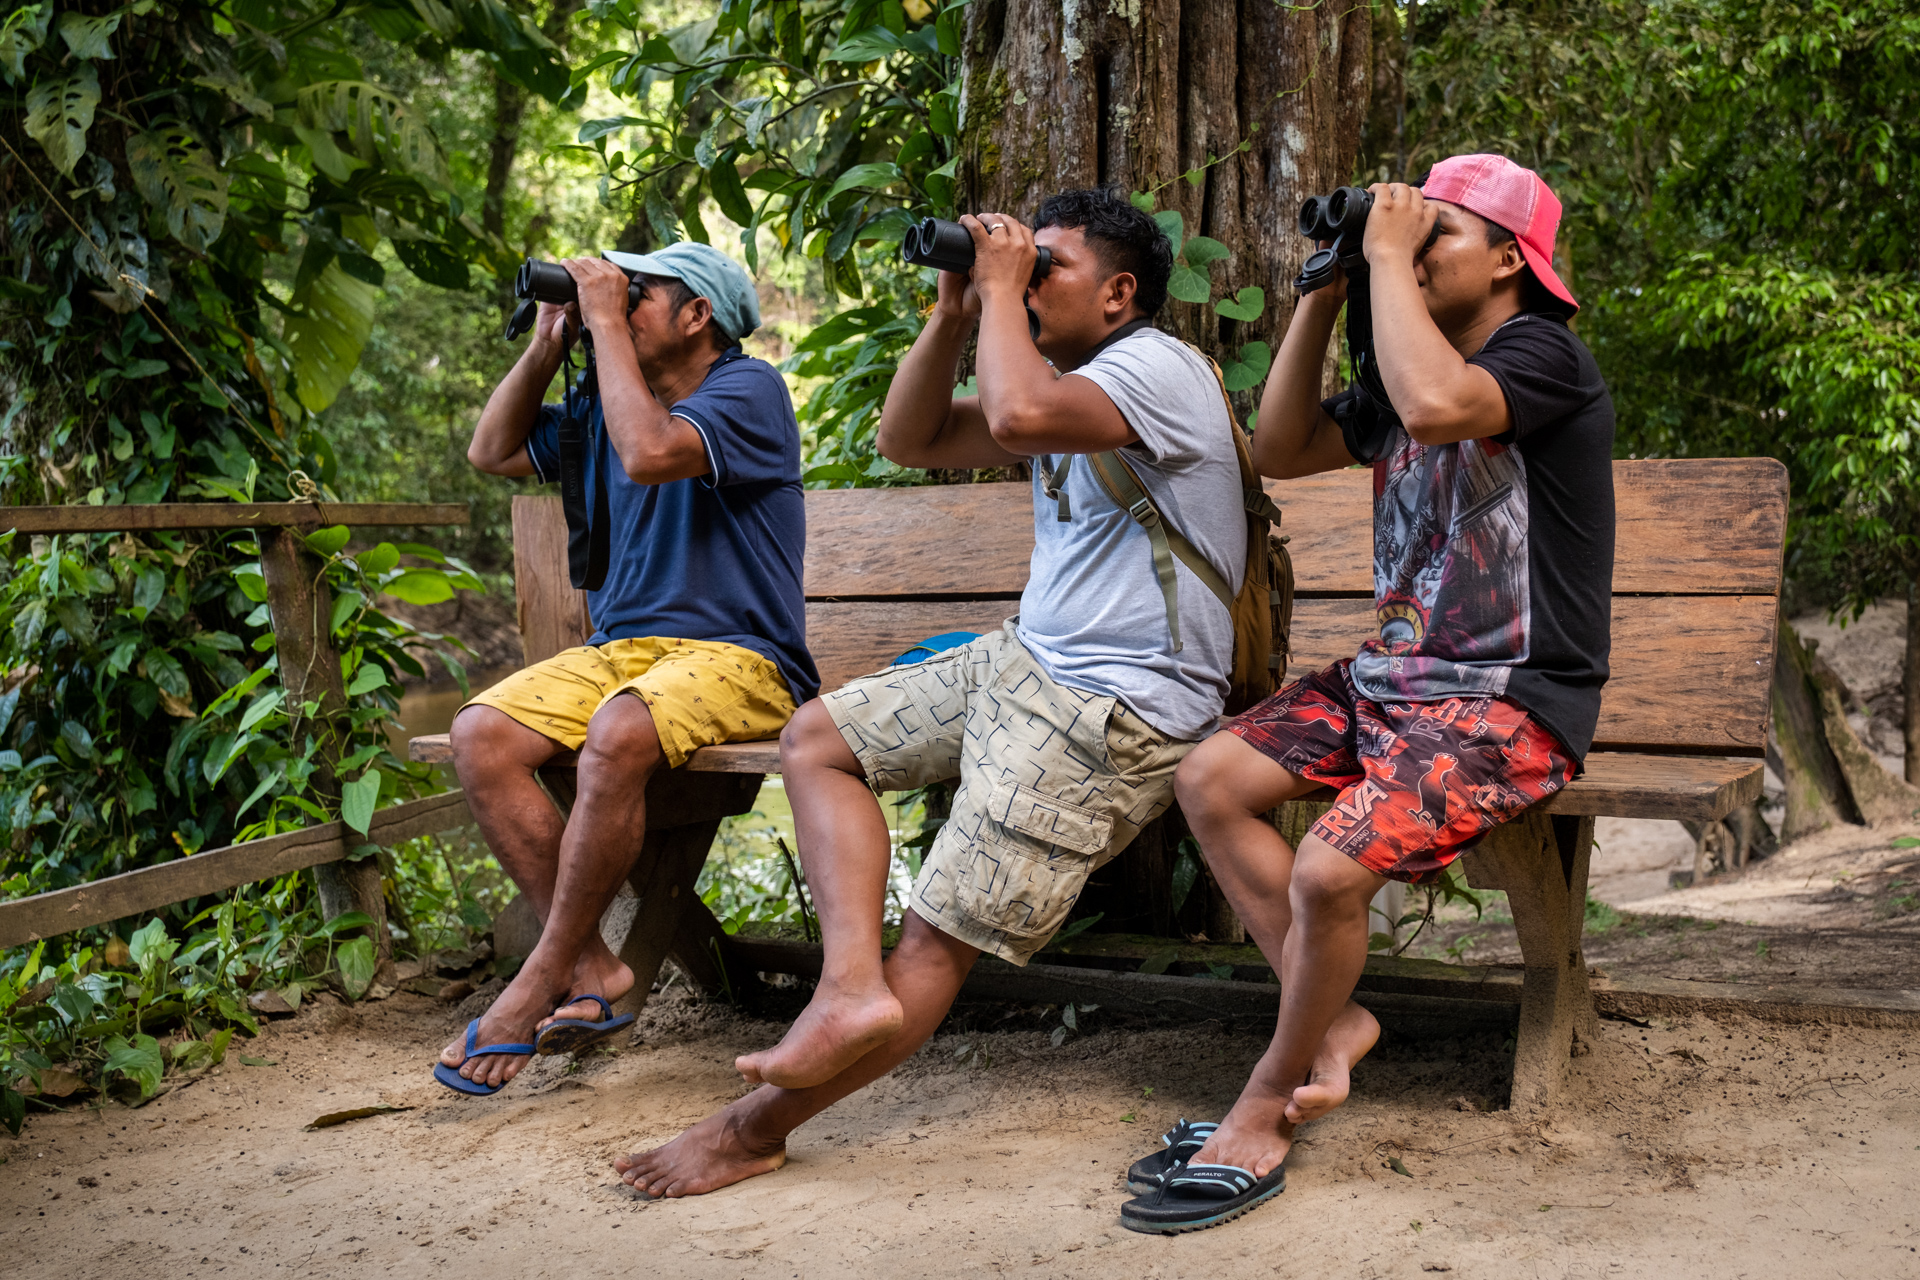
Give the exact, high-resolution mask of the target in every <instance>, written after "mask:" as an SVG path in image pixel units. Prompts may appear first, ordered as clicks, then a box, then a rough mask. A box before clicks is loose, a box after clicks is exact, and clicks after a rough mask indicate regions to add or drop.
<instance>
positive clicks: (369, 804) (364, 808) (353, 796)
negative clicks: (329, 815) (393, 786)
mask: <svg viewBox="0 0 1920 1280" xmlns="http://www.w3.org/2000/svg"><path fill="white" fill-rule="evenodd" d="M379 800H380V771H379V770H378V769H369V770H367V771H366V772H365V773H363V774H361V775H360V776H359V777H358V778H355V779H354V780H353V781H352V782H349V783H347V784H346V785H345V786H343V787H341V788H340V821H342V822H344V823H346V824H347V825H348V826H349V827H352V828H353V829H354V830H355V831H358V832H359V833H360V834H361V835H365V834H367V825H368V824H369V823H371V822H372V821H373V806H374V805H375V804H377V803H378V802H379Z"/></svg>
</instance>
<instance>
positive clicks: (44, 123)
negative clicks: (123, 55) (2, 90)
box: [26, 62, 100, 176]
mask: <svg viewBox="0 0 1920 1280" xmlns="http://www.w3.org/2000/svg"><path fill="white" fill-rule="evenodd" d="M99 105H100V78H99V77H98V76H97V75H95V74H94V71H93V64H92V63H90V62H83V63H81V64H80V66H79V69H78V70H76V71H75V72H74V73H73V74H72V75H70V76H60V77H56V78H50V79H47V80H42V81H41V82H40V83H38V84H36V85H34V86H33V87H32V88H31V89H29V90H28V91H27V122H26V129H27V136H28V137H30V138H32V139H33V140H34V141H35V142H38V143H39V144H40V145H41V146H42V147H43V148H45V149H46V153H47V158H48V159H49V160H51V161H53V166H54V168H56V169H58V170H59V171H60V172H61V173H63V174H66V175H68V176H72V174H73V166H74V165H76V164H79V163H80V157H81V156H83V155H85V154H86V153H87V130H88V129H90V128H92V127H93V109H94V108H95V107H97V106H99Z"/></svg>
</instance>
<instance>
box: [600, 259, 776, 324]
mask: <svg viewBox="0 0 1920 1280" xmlns="http://www.w3.org/2000/svg"><path fill="white" fill-rule="evenodd" d="M600 256H601V257H603V258H605V259H606V260H607V261H608V262H611V263H612V264H613V265H614V266H616V267H622V268H624V269H626V270H628V271H637V272H639V273H640V274H642V275H649V276H671V277H673V278H674V279H675V280H684V281H686V283H687V287H688V288H690V289H692V290H693V293H694V296H695V297H697V298H705V299H706V300H707V301H708V302H710V303H712V304H713V322H714V323H715V324H716V325H718V326H719V327H720V331H721V332H722V333H724V334H726V335H727V336H728V337H729V338H731V339H733V340H734V341H735V342H738V341H740V340H741V339H742V338H744V337H746V336H747V335H748V334H750V333H752V332H753V331H754V330H755V329H758V328H759V327H760V295H759V294H758V293H756V292H755V291H754V288H753V278H752V277H751V276H749V275H748V274H747V272H746V268H744V267H742V266H741V265H740V264H739V263H737V262H735V261H734V260H733V259H732V258H729V257H728V256H727V255H726V254H724V253H722V252H720V251H719V250H718V249H716V248H714V247H713V246H712V245H710V244H701V243H699V242H698V241H696V240H682V241H681V242H680V243H679V244H670V245H668V246H667V247H666V248H664V249H661V250H658V251H657V252H654V253H621V252H620V251H618V250H617V249H609V250H607V251H606V252H604V253H602V254H601V255H600Z"/></svg>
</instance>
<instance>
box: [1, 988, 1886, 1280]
mask: <svg viewBox="0 0 1920 1280" xmlns="http://www.w3.org/2000/svg"><path fill="white" fill-rule="evenodd" d="M330 1001H331V998H330V997H323V998H322V1000H321V1001H320V1002H319V1003H318V1004H317V1005H316V1004H313V1003H311V1002H310V1003H309V1005H308V1007H306V1008H304V1009H303V1010H302V1012H301V1014H300V1015H299V1016H298V1017H297V1018H295V1019H292V1020H289V1021H283V1022H279V1023H276V1024H274V1025H273V1026H272V1027H271V1029H270V1030H269V1031H268V1033H267V1034H266V1035H265V1036H263V1037H262V1038H261V1039H259V1040H256V1041H253V1042H250V1043H248V1044H247V1045H245V1049H246V1051H247V1052H248V1053H249V1054H250V1055H252V1056H255V1057H258V1058H262V1059H264V1060H266V1061H269V1062H271V1063H272V1065H269V1066H247V1065H243V1064H241V1063H239V1062H238V1061H237V1056H235V1057H229V1059H228V1063H227V1065H225V1066H223V1067H221V1068H217V1069H215V1070H214V1071H212V1072H210V1073H209V1074H207V1075H205V1076H203V1077H202V1078H200V1079H199V1080H197V1081H195V1082H194V1083H192V1084H190V1085H188V1086H186V1087H184V1088H179V1089H176V1090H175V1091H174V1092H172V1093H169V1094H166V1095H164V1096H162V1097H161V1098H159V1099H158V1100H156V1101H154V1102H152V1103H150V1104H149V1105H147V1106H145V1107H143V1108H140V1109H137V1110H130V1109H126V1108H123V1107H120V1106H117V1105H112V1104H109V1105H106V1106H104V1107H94V1108H90V1109H77V1110H74V1111H70V1112H66V1113H62V1114H57V1115H45V1114H36V1115H34V1116H33V1117H32V1118H31V1119H30V1121H29V1125H28V1128H27V1130H26V1132H25V1134H24V1136H22V1137H21V1138H19V1139H9V1138H6V1137H4V1136H0V1159H4V1160H5V1163H4V1165H0V1224H3V1225H0V1230H4V1233H5V1252H4V1255H0V1256H4V1258H5V1263H4V1269H5V1272H6V1274H7V1275H8V1276H10V1277H17V1278H18V1280H29V1278H34V1280H37V1278H40V1277H49V1278H52V1277H63V1278H64V1277H87V1278H89V1280H91V1278H95V1277H101V1276H108V1275H122V1274H132V1273H135V1272H138V1273H145V1274H159V1275H165V1276H168V1277H169V1278H178V1277H189V1276H213V1275H228V1276H300V1277H363V1276H368V1275H425V1274H429V1273H432V1274H436V1275H439V1274H461V1275H471V1276H507V1275H512V1276H561V1275H578V1274H587V1273H590V1274H594V1275H608V1276H622V1275H649V1276H693V1277H707V1276H712V1277H776V1276H777V1277H813V1276H826V1275H846V1274H862V1275H868V1274H873V1275H878V1274H898V1275H905V1276H916V1275H925V1276H1002V1275H1021V1276H1035V1277H1046V1276H1102V1277H1110V1276H1128V1277H1135V1276H1145V1277H1162V1276H1166V1277H1171V1276H1206V1275H1285V1276H1315V1277H1317V1276H1335V1275H1338V1276H1355V1277H1388V1276H1394V1277H1421V1276H1425V1275H1430V1274H1434V1273H1446V1272H1449V1271H1451V1272H1453V1273H1456V1274H1459V1275H1465V1276H1475V1277H1478V1276H1489V1277H1506V1276H1515V1277H1521V1276H1524V1277H1607V1276H1643V1275H1656V1276H1690V1277H1692V1276H1714V1277H1739V1276H1752V1277H1766V1276H1780V1275H1786V1274H1792V1275H1795V1276H1801V1277H1824V1276H1848V1277H1852V1276H1859V1277H1903V1276H1920V1253H1917V1252H1916V1249H1920V1154H1916V1153H1920V1047H1915V1046H1914V1045H1913V1043H1912V1040H1913V1036H1912V1032H1911V1031H1901V1030H1874V1029H1859V1028H1820V1027H1806V1026H1796V1027H1786V1026H1779V1025H1773V1024H1767V1023H1760V1022H1753V1021H1748V1020H1745V1019H1744V1018H1742V1019H1735V1020H1730V1021H1710V1020H1707V1019H1704V1018H1701V1019H1694V1020H1686V1021H1681V1022H1678V1023H1672V1024H1669V1023H1667V1022H1664V1021H1659V1020H1656V1021H1655V1023H1654V1025H1652V1026H1648V1027H1640V1026H1637V1025H1632V1024H1629V1023H1622V1022H1606V1023H1604V1024H1603V1034H1602V1036H1601V1039H1600V1042H1599V1043H1598V1044H1597V1045H1596V1046H1595V1047H1594V1049H1593V1051H1592V1052H1591V1053H1589V1054H1587V1055H1585V1056H1583V1057H1581V1058H1578V1059H1576V1060H1575V1062H1574V1064H1573V1065H1574V1079H1573V1087H1572V1089H1571V1091H1570V1096H1571V1097H1572V1098H1573V1099H1574V1101H1572V1102H1570V1103H1569V1104H1568V1105H1567V1106H1566V1107H1565V1108H1564V1109H1562V1110H1558V1111H1556V1112H1553V1113H1551V1114H1550V1115H1549V1116H1547V1117H1545V1118H1535V1119H1530V1118H1528V1117H1525V1116H1522V1115H1519V1114H1516V1113H1513V1112H1508V1111H1500V1110H1492V1111H1488V1110H1487V1108H1489V1107H1491V1106H1493V1105H1494V1104H1496V1103H1497V1102H1498V1100H1499V1095H1500V1094H1502V1093H1504V1090H1505V1087H1506V1084H1505V1073H1506V1071H1507V1062H1508V1050H1507V1049H1506V1046H1505V1044H1504V1043H1503V1041H1504V1037H1503V1036H1500V1035H1486V1036H1481V1037H1477V1038H1467V1039H1461V1040H1456V1041H1449V1042H1443V1043H1434V1042H1414V1041H1401V1042H1395V1041H1393V1040H1392V1039H1391V1038H1390V1039H1389V1040H1388V1041H1387V1042H1385V1043H1383V1045H1382V1046H1381V1048H1380V1049H1379V1050H1377V1051H1376V1053H1375V1055H1374V1057H1373V1058H1371V1059H1369V1060H1368V1061H1367V1062H1366V1063H1365V1064H1363V1066H1362V1067H1361V1069H1360V1071H1359V1073H1358V1074H1357V1076H1356V1088H1355V1094H1354V1097H1353V1098H1352V1100H1351V1101H1350V1102H1349V1104H1348V1105H1347V1106H1346V1107H1345V1108H1344V1109H1342V1110H1341V1111H1339V1112H1336V1113H1335V1114H1334V1116H1332V1117H1330V1118H1329V1119H1327V1120H1325V1121H1322V1122H1321V1123H1319V1124H1317V1125H1314V1126H1311V1127H1310V1128H1309V1129H1307V1130H1306V1131H1305V1132H1304V1138H1305V1140H1304V1141H1303V1142H1302V1143H1301V1144H1300V1146H1299V1147H1297V1148H1296V1152H1295V1155H1294V1157H1293V1161H1292V1164H1291V1166H1290V1167H1291V1170H1292V1176H1291V1184H1290V1186H1289V1188H1288V1190H1287V1192H1286V1193H1285V1194H1284V1195H1282V1196H1281V1197H1279V1198H1278V1199H1277V1200H1275V1201H1274V1202H1272V1203H1270V1204H1268V1205H1266V1206H1264V1207H1262V1208H1260V1209H1258V1210H1256V1211H1255V1212H1254V1213H1252V1214H1250V1215H1248V1216H1247V1217H1245V1218H1242V1219H1241V1220H1239V1221H1237V1222H1234V1223H1230V1224H1227V1225H1226V1226H1223V1227H1220V1228H1216V1229H1214V1230H1211V1231H1207V1232H1202V1233H1196V1234H1193V1235H1188V1236H1182V1237H1177V1238H1158V1237H1146V1236H1140V1235H1135V1234H1133V1233H1131V1232H1128V1231H1126V1230H1124V1229H1122V1228H1121V1227H1120V1225H1119V1223H1118V1220H1117V1214H1118V1210H1119V1206H1120V1203H1121V1201H1122V1200H1123V1199H1124V1198H1125V1192H1124V1191H1123V1189H1122V1185H1121V1184H1122V1181H1123V1178H1124V1172H1125V1169H1126V1166H1127V1164H1128V1162H1129V1161H1131V1160H1132V1159H1134V1158H1136V1157H1138V1156H1139V1155H1142V1154H1144V1153H1145V1152H1146V1151H1147V1150H1149V1149H1150V1148H1151V1147H1152V1146H1154V1145H1155V1144H1156V1135H1157V1134H1158V1133H1159V1132H1161V1131H1162V1130H1163V1129H1164V1128H1165V1127H1166V1126H1167V1125H1168V1124H1170V1123H1171V1122H1172V1121H1173V1120H1174V1119H1175V1118H1176V1117H1178V1116H1181V1115H1187V1116H1194V1117H1201V1116H1215V1115H1218V1114H1219V1113H1220V1112H1221V1110H1222V1109H1223V1107H1224V1106H1225V1105H1226V1104H1227V1103H1228V1102H1229V1101H1230V1099H1231V1098H1232V1096H1233V1094H1234V1093H1235V1092H1236V1091H1237V1089H1238V1087H1239V1085H1240V1083H1241V1080H1242V1078H1243V1076H1244V1073H1245V1071H1246V1070H1247V1068H1248V1067H1249V1065H1250V1064H1251V1063H1252V1061H1253V1059H1254V1058H1255V1056H1256V1055H1257V1054H1258V1052H1259V1050H1260V1048H1261V1045H1262V1040H1263V1029H1262V1028H1258V1027H1253V1026H1240V1027H1222V1026H1219V1025H1207V1026H1199V1027H1176V1028H1167V1027H1160V1028H1143V1027H1127V1026H1121V1025H1116V1024H1108V1023H1105V1022H1103V1020H1102V1017H1101V1015H1099V1014H1098V1013H1093V1014H1089V1015H1087V1016H1086V1017H1085V1018H1084V1019H1083V1022H1082V1026H1083V1028H1085V1034H1083V1035H1081V1036H1079V1037H1077V1038H1073V1039H1069V1040H1068V1041H1067V1042H1066V1043H1065V1044H1064V1045H1063V1046H1061V1047H1060V1048H1058V1049H1055V1048H1053V1047H1052V1046H1051V1045H1050V1043H1049V1038H1048V1032H1049V1030H1050V1028H1051V1027H1052V1026H1054V1025H1057V1024H1058V1014H1057V1013H1050V1012H1047V1011H1043V1010H1035V1009H1008V1008H1005V1007H1000V1006H975V1007H963V1008H962V1009H960V1010H959V1011H957V1012H956V1014H955V1015H954V1017H953V1019H951V1020H950V1022H949V1024H948V1027H947V1028H945V1029H943V1031H942V1033H941V1035H940V1036H938V1037H936V1039H935V1040H934V1041H933V1043H932V1044H930V1045H929V1047H928V1048H927V1049H926V1050H924V1051H923V1052H922V1053H921V1054H920V1055H919V1056H918V1057H916V1058H915V1059H913V1060H912V1061H911V1062H909V1063H908V1064H907V1066H906V1067H905V1068H904V1069H903V1070H902V1071H901V1072H899V1073H898V1074H897V1075H896V1076H894V1077H893V1078H891V1079H888V1080H886V1081H883V1082H881V1083H880V1084H879V1085H877V1086H876V1087H874V1088H872V1089H869V1090H867V1091H866V1092H864V1093H862V1094H859V1095H856V1096H855V1097H853V1098H851V1099H849V1100H847V1101H846V1102H844V1103H842V1104H840V1105H839V1106H838V1107H835V1108H833V1109H832V1110H830V1111H828V1112H827V1113H826V1114H824V1115H823V1116H821V1117H820V1118H818V1119H817V1120H815V1121H813V1122H812V1123H811V1124H809V1125H807V1126H805V1127H803V1128H802V1129H801V1130H800V1131H799V1132H798V1133H797V1134H796V1136H795V1140H794V1142H793V1144H792V1159H791V1161H790V1163H789V1164H788V1165H787V1167H786V1168H784V1169H782V1170H780V1171H779V1172H777V1173H774V1174H772V1175H770V1176H767V1177H761V1178H756V1179H753V1180H751V1181H749V1182H746V1183H743V1184H741V1185H739V1186H736V1187H733V1188H729V1189H727V1190H724V1191H721V1192H718V1193H715V1194H713V1195H710V1196H706V1197H703V1198H698V1199H688V1200H679V1201H664V1202H659V1203H644V1202H636V1201H635V1200H633V1199H632V1198H630V1194H629V1193H628V1192H627V1191H626V1190H625V1189H624V1188H623V1187H622V1186H621V1185H620V1184H619V1183H618V1182H617V1181H616V1179H615V1178H614V1177H613V1176H612V1174H611V1172H610V1171H609V1168H608V1161H609V1160H610V1159H611V1158H612V1157H613V1156H614V1155H615V1154H617V1153H619V1152H621V1151H625V1150H628V1149H631V1148H635V1147H641V1146H647V1145H651V1144H655V1143H658V1142H659V1141H661V1140H664V1139H666V1138H668V1137H670V1136H671V1135H672V1134H674V1133H675V1132H677V1131H678V1130H679V1129H680V1128H681V1127H682V1126H684V1125H685V1124H687V1123H689V1122H690V1121H693V1120H695V1119H697V1118H699V1117H700V1116H702V1115H704V1114H706V1113H707V1112H708V1111H710V1110H711V1109H712V1108H714V1107H716V1106H718V1105H720V1104H722V1103H724V1102H725V1101H727V1100H728V1099H730V1098H733V1097H735V1096H737V1095H738V1094H739V1093H740V1092H741V1086H740V1084H739V1081H738V1078H737V1077H736V1076H735V1075H734V1073H733V1070H732V1067H731V1061H732V1058H733V1056H734V1054H735V1053H737V1052H739V1051H741V1050H743V1049H747V1048H751V1047H756V1046H760V1045H763V1044H765V1043H767V1042H768V1041H769V1040H770V1039H771V1038H772V1037H773V1036H775V1035H776V1034H777V1033H778V1030H779V1025H778V1024H777V1023H775V1022H772V1021H766V1020H757V1019H752V1018H748V1017H745V1016H742V1015H738V1014H735V1013H733V1012H732V1011H730V1010H728V1009H726V1008H725V1007H724V1006H715V1005H707V1004H700V1003H695V1002H693V1001H691V1000H689V999H687V998H685V997H684V996H680V995H678V994H677V993H674V992H670V993H668V994H667V995H665V996H663V997H659V998H657V999H656V1000H655V1002H654V1003H653V1005H651V1006H650V1007H649V1009H648V1011H647V1013H646V1014H645V1015H643V1018H642V1020H641V1023H640V1024H639V1028H638V1033H637V1035H636V1036H635V1037H634V1042H633V1043H632V1044H630V1045H625V1046H623V1047H622V1048H621V1049H620V1050H619V1051H618V1052H617V1053H614V1052H606V1051H602V1052H600V1053H598V1054H596V1055H595V1056H593V1057H591V1058H590V1059H589V1060H587V1061H585V1062H581V1063H579V1064H573V1063H572V1062H571V1061H570V1060H568V1059H564V1058H559V1059H547V1060H543V1061H542V1062H541V1063H540V1064H539V1065H538V1066H537V1067H536V1068H535V1069H533V1070H531V1071H529V1072H527V1073H525V1074H523V1075H522V1076H521V1077H520V1078H519V1079H518V1080H516V1081H515V1082H514V1083H513V1084H512V1085H511V1086H509V1088H508V1089H507V1090H506V1091H505V1092H504V1093H503V1094H502V1095H501V1096H499V1097H497V1098H494V1099H487V1100H468V1099H464V1098H454V1097H452V1096H451V1095H449V1094H447V1093H446V1092H444V1091H443V1090H442V1089H440V1088H439V1087H438V1086H437V1085H435V1084H433V1083H432V1081H431V1079H430V1077H429V1074H428V1069H429V1064H430V1061H431V1058H432V1054H433V1052H434V1050H435V1049H436V1048H437V1047H438V1046H439V1044H440V1043H441V1042H442V1041H443V1040H445V1039H446V1038H447V1037H448V1036H450V1035H451V1034H452V1033H453V1032H454V1031H455V1030H456V1028H457V1025H458V1022H459V1014H458V1013H456V1012H450V1011H449V1010H448V1009H447V1007H446V1006H444V1005H440V1004H437V1003H435V1002H433V1001H432V1000H429V999H427V998H425V997H420V996H414V995H410V994H404V993H403V994H401V995H397V996H395V997H393V998H392V999H390V1000H387V1001H384V1002H382V1003H380V1004H374V1005H363V1006H360V1007H358V1008H351V1007H346V1006H342V1005H340V1004H338V1003H337V1002H330ZM962 1045H967V1046H970V1049H969V1050H968V1051H966V1052H965V1053H964V1054H962V1053H961V1052H960V1047H961V1046H962ZM957 1055H958V1056H957ZM380 1102H385V1103H390V1104H394V1105H397V1106H406V1107H411V1108H413V1109H412V1110H409V1111H404V1112H396V1113H392V1114H385V1115H379V1116H375V1117H372V1118H368V1119H362V1120H357V1121H353V1122H351V1123H347V1124H343V1125H340V1126H338V1127H333V1128H327V1129H322V1130H317V1131H309V1130H307V1129H305V1128H304V1126H305V1125H306V1123H307V1122H308V1121H310V1120H312V1119H314V1118H315V1117H317V1116H319V1115H321V1114H323V1113H328V1112H334V1111H339V1110H342V1109H345V1108H349V1107H354V1106H362V1105H368V1104H373V1103H380ZM1393 1160H1398V1161H1399V1162H1400V1164H1401V1165H1402V1166H1403V1167H1404V1168H1405V1170H1406V1174H1405V1175H1404V1176H1403V1175H1402V1174H1400V1173H1398V1172H1396V1171H1394V1170H1393V1169H1392V1168H1391V1167H1390V1163H1389V1162H1390V1161H1393Z"/></svg>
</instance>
